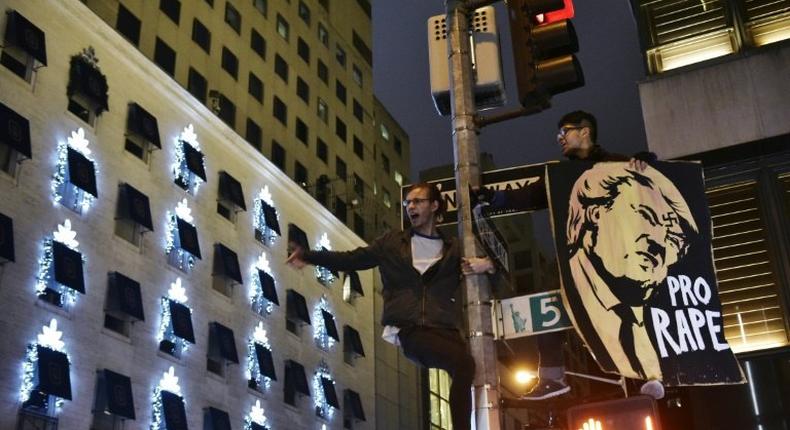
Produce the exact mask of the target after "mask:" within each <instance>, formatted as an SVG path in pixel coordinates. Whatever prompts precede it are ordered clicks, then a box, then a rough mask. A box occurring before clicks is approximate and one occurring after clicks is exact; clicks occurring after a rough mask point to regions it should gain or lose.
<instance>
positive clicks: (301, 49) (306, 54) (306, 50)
mask: <svg viewBox="0 0 790 430" xmlns="http://www.w3.org/2000/svg"><path fill="white" fill-rule="evenodd" d="M296 53H297V54H299V58H301V59H302V60H304V62H305V63H307V64H310V45H308V44H307V42H305V41H304V39H302V38H301V37H300V38H299V39H298V40H297V41H296Z"/></svg>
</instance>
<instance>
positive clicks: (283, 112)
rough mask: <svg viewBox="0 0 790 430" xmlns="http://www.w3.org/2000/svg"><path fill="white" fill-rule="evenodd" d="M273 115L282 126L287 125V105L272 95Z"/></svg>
mask: <svg viewBox="0 0 790 430" xmlns="http://www.w3.org/2000/svg"><path fill="white" fill-rule="evenodd" d="M272 109H273V114H274V117H275V118H277V121H280V123H281V124H282V125H284V126H286V127H287V126H288V106H286V104H285V103H283V101H282V100H280V98H279V97H277V96H274V103H272Z"/></svg>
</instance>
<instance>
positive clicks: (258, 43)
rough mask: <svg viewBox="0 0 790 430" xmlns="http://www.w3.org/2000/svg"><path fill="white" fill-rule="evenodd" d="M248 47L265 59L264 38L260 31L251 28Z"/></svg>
mask: <svg viewBox="0 0 790 430" xmlns="http://www.w3.org/2000/svg"><path fill="white" fill-rule="evenodd" d="M250 48H252V50H253V51H254V52H255V53H256V54H258V56H259V57H261V58H262V59H264V60H265V59H266V39H264V38H263V36H261V34H260V33H258V32H257V31H255V29H254V28H253V29H252V32H251V33H250Z"/></svg>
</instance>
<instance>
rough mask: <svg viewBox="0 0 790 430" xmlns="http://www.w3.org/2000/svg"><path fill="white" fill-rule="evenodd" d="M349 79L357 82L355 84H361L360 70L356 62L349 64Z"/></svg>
mask: <svg viewBox="0 0 790 430" xmlns="http://www.w3.org/2000/svg"><path fill="white" fill-rule="evenodd" d="M351 79H352V80H353V81H354V82H355V83H356V84H357V86H360V87H361V86H362V70H359V67H357V65H356V64H354V65H353V66H351Z"/></svg>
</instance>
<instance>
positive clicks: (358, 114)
mask: <svg viewBox="0 0 790 430" xmlns="http://www.w3.org/2000/svg"><path fill="white" fill-rule="evenodd" d="M353 105H354V118H356V119H357V121H359V123H360V124H364V123H365V109H364V108H363V107H362V105H361V104H359V102H358V101H357V99H354V103H353Z"/></svg>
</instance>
